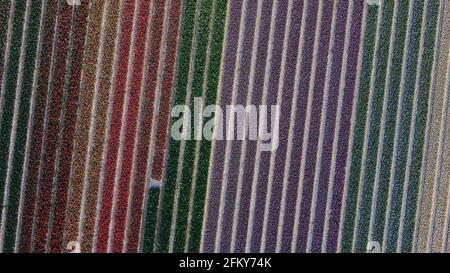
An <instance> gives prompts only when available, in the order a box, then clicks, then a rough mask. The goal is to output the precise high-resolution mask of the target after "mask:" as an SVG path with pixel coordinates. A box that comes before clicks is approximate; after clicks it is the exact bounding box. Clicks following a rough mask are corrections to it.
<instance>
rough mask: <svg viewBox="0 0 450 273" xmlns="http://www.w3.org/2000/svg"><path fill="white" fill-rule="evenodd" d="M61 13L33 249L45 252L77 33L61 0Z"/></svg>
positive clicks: (46, 117)
mask: <svg viewBox="0 0 450 273" xmlns="http://www.w3.org/2000/svg"><path fill="white" fill-rule="evenodd" d="M58 5H59V6H58V9H60V12H61V13H60V15H59V17H58V28H57V31H56V33H57V35H58V36H57V38H56V43H55V49H54V50H55V56H56V58H55V59H53V61H54V62H53V64H52V74H51V80H50V85H49V88H48V91H47V92H49V103H48V104H47V108H46V114H45V119H46V124H45V127H44V132H45V135H44V141H43V156H42V158H41V167H40V170H39V172H40V175H39V176H40V179H39V185H38V192H37V204H36V215H35V223H34V227H33V231H34V232H33V234H34V235H33V237H34V238H33V239H34V241H33V251H35V252H45V251H46V245H47V233H48V228H49V218H50V211H51V208H52V193H53V189H54V187H53V185H54V175H55V162H56V157H57V151H56V150H57V146H58V132H59V128H60V118H61V114H62V104H63V96H64V93H65V90H66V86H65V80H66V76H67V74H66V73H67V58H68V55H69V43H70V38H71V35H72V33H73V28H72V18H73V8H72V7H71V6H69V5H67V4H66V3H63V1H60V2H59V3H58Z"/></svg>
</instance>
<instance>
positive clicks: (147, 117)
mask: <svg viewBox="0 0 450 273" xmlns="http://www.w3.org/2000/svg"><path fill="white" fill-rule="evenodd" d="M156 4H157V5H156V9H157V10H159V11H158V12H156V13H155V15H154V16H155V17H154V18H153V19H152V20H153V21H152V24H153V25H155V26H156V27H160V28H161V29H162V28H163V24H168V26H166V27H165V29H163V31H164V32H166V33H165V34H163V36H165V37H164V38H163V40H162V48H161V51H162V52H164V54H165V55H164V56H162V59H161V62H162V63H161V64H160V65H159V66H160V69H162V72H161V73H162V76H160V78H161V82H159V86H160V89H161V90H160V92H161V94H160V100H161V101H160V103H159V114H158V120H157V121H156V120H153V119H152V118H153V117H152V112H153V104H154V101H152V100H150V99H149V97H150V96H148V95H147V93H144V95H143V97H142V98H141V108H142V114H141V115H142V117H141V125H140V126H141V127H140V129H139V130H140V131H139V133H138V143H137V148H136V149H137V151H136V153H135V166H134V173H133V179H132V181H134V186H133V189H132V195H131V198H132V199H131V203H130V207H129V210H130V211H129V217H128V227H127V229H128V230H127V232H128V236H127V250H128V251H131V252H135V251H137V249H138V245H139V235H140V233H141V227H140V225H141V222H142V219H141V218H142V216H141V214H142V207H143V202H144V201H145V199H144V194H145V191H147V189H146V188H145V186H146V185H150V183H151V182H148V181H149V180H150V179H151V176H152V172H151V171H150V170H151V167H149V164H150V163H151V161H152V160H151V158H150V157H151V156H152V153H153V154H156V153H158V152H157V151H152V152H151V153H149V147H150V146H151V143H153V142H156V143H157V144H155V145H156V146H157V147H155V148H154V149H155V150H156V149H160V153H161V155H163V156H164V152H165V141H166V138H167V128H168V118H169V111H170V106H169V105H170V101H171V96H172V86H173V79H174V70H175V61H176V49H177V43H178V29H179V21H180V13H181V11H180V9H181V7H182V2H181V1H172V2H170V3H168V4H167V6H166V7H165V9H166V10H169V11H167V12H166V13H164V10H163V8H164V3H163V1H161V2H157V3H156ZM167 17H168V18H167ZM153 22H154V23H153ZM167 22H168V23H167ZM156 34H157V31H156V32H155V33H154V34H152V36H153V35H154V36H156ZM155 39H157V38H155ZM152 40H153V38H152ZM159 50H160V49H159V45H157V44H155V45H153V44H152V49H151V52H158V51H159ZM154 54H155V55H159V53H154ZM158 61H160V60H158ZM152 63H154V62H152ZM154 66H155V65H153V67H154ZM153 69H154V68H151V67H149V68H148V71H149V72H150V73H151V74H150V75H152V76H153V78H150V77H149V75H147V81H150V82H154V81H156V76H157V75H156V68H155V71H152V70H153ZM151 86H153V88H156V86H155V83H153V84H152V85H151ZM147 89H148V88H147ZM148 92H154V90H148ZM156 122H157V125H158V130H161V131H162V132H161V131H159V132H157V133H156V140H152V141H150V139H151V138H154V136H151V134H152V126H155V125H156V124H155V123H156ZM163 158H164V157H163ZM153 164H154V163H153ZM154 166H155V165H153V167H154ZM161 168H162V166H161ZM158 171H159V169H158ZM160 179H161V178H160ZM148 198H150V197H149V196H148ZM158 199H159V197H158V196H157V197H156V198H154V200H152V201H153V202H154V201H156V202H158ZM147 200H148V199H147ZM144 206H145V205H144ZM144 211H145V210H144ZM152 211H153V212H155V210H152ZM144 216H145V215H144ZM152 224H153V225H155V224H156V222H153V223H152Z"/></svg>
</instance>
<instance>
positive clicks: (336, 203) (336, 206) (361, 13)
mask: <svg viewBox="0 0 450 273" xmlns="http://www.w3.org/2000/svg"><path fill="white" fill-rule="evenodd" d="M363 17H364V18H363ZM366 20H367V9H366V8H364V4H362V3H361V2H359V1H357V2H355V3H354V6H353V12H352V19H351V26H352V27H351V29H350V37H349V38H348V39H349V40H350V41H352V42H351V43H350V44H349V48H348V59H347V66H346V73H345V85H344V90H343V91H342V92H343V95H342V96H343V98H342V109H341V110H340V120H339V126H336V129H335V132H334V133H335V141H334V143H333V156H332V160H331V162H332V163H331V165H332V166H334V167H333V168H332V169H331V173H330V182H329V183H330V187H329V190H328V191H329V192H328V196H329V197H328V198H330V200H329V201H327V202H328V204H327V205H328V206H329V207H328V209H327V213H326V215H325V217H326V218H325V228H324V236H326V237H324V241H323V242H324V244H323V246H322V250H323V251H324V252H336V248H337V245H338V235H339V223H340V222H341V221H342V218H341V210H342V208H343V207H344V206H343V203H344V200H343V194H344V187H345V185H344V183H345V170H346V165H347V161H348V160H347V158H348V157H349V156H350V153H347V151H348V147H349V146H350V143H349V139H350V138H349V136H350V133H351V124H352V122H351V118H352V113H355V112H356V111H355V110H354V109H356V106H355V103H354V102H355V101H356V98H357V97H358V96H357V94H358V93H357V90H356V88H357V87H356V86H357V85H358V83H357V81H359V78H360V71H361V70H360V69H359V67H361V63H362V60H363V58H362V57H360V54H359V52H360V51H361V49H362V46H363V42H364V39H363V38H362V35H361V32H364V27H363V25H365V21H366ZM342 73H344V72H342ZM355 94H356V95H355ZM338 109H339V107H338ZM331 185H332V186H331ZM330 190H331V191H332V193H330Z"/></svg>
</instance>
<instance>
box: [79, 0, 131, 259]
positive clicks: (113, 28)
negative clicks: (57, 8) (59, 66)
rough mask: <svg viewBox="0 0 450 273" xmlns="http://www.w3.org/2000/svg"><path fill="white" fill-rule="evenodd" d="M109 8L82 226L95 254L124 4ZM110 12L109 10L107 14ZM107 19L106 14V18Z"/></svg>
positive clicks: (86, 247) (84, 246) (82, 238)
mask: <svg viewBox="0 0 450 273" xmlns="http://www.w3.org/2000/svg"><path fill="white" fill-rule="evenodd" d="M106 4H107V5H108V9H107V13H106V19H105V20H106V21H105V24H106V26H105V29H104V34H103V35H104V36H103V39H102V45H101V48H100V49H99V50H100V51H99V60H100V61H99V64H100V65H99V67H98V68H97V69H98V71H97V76H96V84H95V92H94V94H95V97H94V100H93V102H92V104H93V106H92V107H93V109H92V113H91V117H90V119H91V120H90V124H91V125H90V128H89V142H88V148H87V149H88V157H87V159H86V167H85V168H86V170H85V174H84V178H83V184H84V186H83V187H84V188H83V197H82V201H81V202H82V203H81V204H82V207H81V216H80V218H81V220H80V223H79V227H78V229H79V232H80V234H79V235H78V236H79V237H78V238H79V243H80V244H81V251H83V252H91V251H94V250H95V248H94V245H95V240H94V238H95V226H96V223H97V221H98V217H97V216H98V209H97V208H98V207H100V206H99V204H98V200H99V198H100V197H101V193H102V188H101V186H102V184H101V182H100V173H101V167H102V166H103V164H102V156H103V151H104V148H105V145H104V142H105V132H106V126H107V125H106V122H107V115H108V105H109V102H110V97H112V96H111V93H112V77H113V76H112V75H113V72H114V65H115V63H116V61H117V60H116V58H115V55H114V54H115V52H116V51H118V46H117V42H116V40H118V39H116V38H117V37H118V33H119V23H118V21H119V14H120V11H121V5H122V4H121V2H120V1H109V2H106ZM105 12H106V11H105ZM104 16H105V15H104Z"/></svg>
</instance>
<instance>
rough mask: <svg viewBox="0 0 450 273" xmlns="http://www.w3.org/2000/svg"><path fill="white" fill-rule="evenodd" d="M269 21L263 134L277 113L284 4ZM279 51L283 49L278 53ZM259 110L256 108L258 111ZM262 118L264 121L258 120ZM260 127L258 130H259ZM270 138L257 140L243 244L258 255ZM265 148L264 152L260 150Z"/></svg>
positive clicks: (269, 129) (273, 124) (278, 4)
mask: <svg viewBox="0 0 450 273" xmlns="http://www.w3.org/2000/svg"><path fill="white" fill-rule="evenodd" d="M272 9H273V10H272V19H271V26H270V34H269V35H270V38H269V48H268V55H267V61H266V68H265V70H266V71H265V75H264V83H263V90H262V92H263V95H262V102H261V104H258V105H257V107H261V106H262V105H264V106H267V114H266V116H265V117H264V116H263V115H259V120H258V122H259V126H258V127H259V128H258V129H259V130H260V131H261V130H262V131H263V132H267V133H269V132H271V133H273V132H274V130H277V128H276V123H277V122H278V121H277V120H275V119H272V116H275V115H276V114H277V113H273V112H274V111H276V109H273V108H272V106H274V105H276V104H277V97H278V84H279V81H280V71H281V60H282V54H283V51H284V48H283V40H284V39H283V38H284V33H285V31H286V28H285V25H286V20H287V11H288V1H279V2H276V4H275V5H274V7H273V8H272ZM280 49H283V50H280ZM258 110H260V109H258ZM262 119H265V120H262ZM261 126H262V129H261ZM274 141H275V140H274V139H270V140H269V141H267V142H266V143H264V142H263V140H261V139H258V141H257V142H258V143H257V149H256V155H257V156H258V157H259V158H258V161H257V164H258V165H257V168H255V173H254V177H253V185H252V186H253V189H252V201H253V202H252V203H251V207H250V215H249V216H250V217H249V226H248V231H247V232H249V234H250V236H248V235H247V236H248V238H249V239H250V241H247V249H248V251H250V252H261V251H262V248H261V247H262V236H263V226H264V217H265V211H266V206H268V204H267V200H266V199H267V189H268V186H269V185H268V178H269V170H270V161H271V160H270V158H271V154H272V151H271V150H270V149H267V148H269V146H271V145H272V144H271V143H270V142H274ZM263 146H265V148H266V149H265V150H263V149H262V148H263ZM272 239H273V243H275V242H276V238H272Z"/></svg>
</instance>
